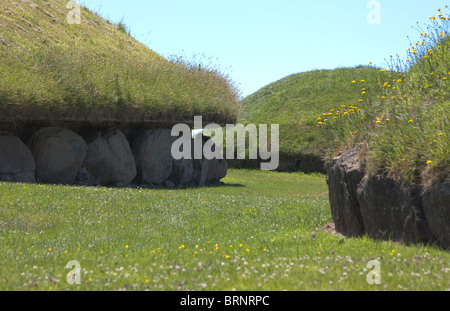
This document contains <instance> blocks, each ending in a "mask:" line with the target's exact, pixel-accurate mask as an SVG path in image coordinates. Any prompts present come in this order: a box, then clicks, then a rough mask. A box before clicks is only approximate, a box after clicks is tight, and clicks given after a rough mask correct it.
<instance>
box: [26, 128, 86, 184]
mask: <svg viewBox="0 0 450 311" xmlns="http://www.w3.org/2000/svg"><path fill="white" fill-rule="evenodd" d="M28 147H29V148H30V150H31V152H32V154H33V156H34V159H35V161H36V179H37V181H39V182H42V183H53V184H73V183H74V181H75V177H76V176H77V173H78V171H79V170H80V168H81V165H82V163H83V161H84V158H85V157H86V153H87V144H86V143H85V141H84V140H83V138H81V137H80V136H79V135H77V134H75V133H74V132H72V131H70V130H67V129H63V128H53V127H48V128H43V129H40V130H39V131H37V132H35V133H34V134H33V135H32V137H31V138H30V140H29V141H28Z"/></svg>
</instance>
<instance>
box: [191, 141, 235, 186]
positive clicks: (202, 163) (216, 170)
mask: <svg viewBox="0 0 450 311" xmlns="http://www.w3.org/2000/svg"><path fill="white" fill-rule="evenodd" d="M197 139H202V146H204V145H205V144H206V143H207V142H208V141H209V140H210V138H209V137H207V136H203V135H197V136H196V137H195V139H194V140H193V141H194V142H193V145H195V141H196V140H197ZM215 148H216V145H215V144H214V145H212V148H211V149H212V150H211V151H212V152H214V151H215ZM192 154H193V155H194V157H193V159H194V160H193V162H192V164H193V168H194V170H195V171H197V173H196V174H195V176H194V180H195V184H196V185H198V186H205V185H207V184H215V183H217V182H220V180H221V179H222V178H224V177H225V176H226V175H227V171H228V164H227V161H226V160H225V159H211V160H208V159H206V158H205V157H201V156H202V154H200V152H199V150H195V148H194V150H193V152H192ZM200 157H201V158H200ZM199 158H200V159H199Z"/></svg>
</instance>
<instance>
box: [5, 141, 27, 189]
mask: <svg viewBox="0 0 450 311" xmlns="http://www.w3.org/2000/svg"><path fill="white" fill-rule="evenodd" d="M35 170H36V163H35V161H34V158H33V154H32V153H31V151H30V150H29V149H28V148H27V146H26V145H25V144H24V143H23V142H22V141H21V140H20V139H19V138H18V137H13V136H0V181H11V182H24V183H34V182H36V179H35Z"/></svg>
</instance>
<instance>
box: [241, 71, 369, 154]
mask: <svg viewBox="0 0 450 311" xmlns="http://www.w3.org/2000/svg"><path fill="white" fill-rule="evenodd" d="M376 71H377V69H375V68H371V67H363V66H360V67H357V68H339V69H335V70H314V71H310V72H305V73H299V74H294V75H291V76H288V77H286V78H284V79H281V80H279V81H277V82H274V83H272V84H270V85H268V86H266V87H264V88H262V89H261V90H259V91H257V92H256V93H254V94H252V95H250V96H248V97H247V98H245V99H244V101H243V113H242V115H241V121H242V122H243V123H254V124H279V125H280V152H281V153H283V154H286V155H297V154H303V155H319V156H324V154H325V150H326V148H325V147H326V146H327V145H329V140H328V139H327V138H326V137H321V136H320V137H319V136H318V135H317V121H316V120H317V118H318V115H320V116H322V113H323V111H325V110H327V112H328V107H330V106H332V105H334V104H337V103H339V104H341V103H342V104H347V105H349V104H350V103H354V102H357V101H358V99H360V94H357V93H356V94H355V92H354V88H353V86H352V84H351V83H348V82H349V81H352V80H354V79H357V78H358V77H361V76H367V77H369V79H371V80H372V81H368V82H369V83H370V82H375V81H376V80H375V79H376V78H375V73H376Z"/></svg>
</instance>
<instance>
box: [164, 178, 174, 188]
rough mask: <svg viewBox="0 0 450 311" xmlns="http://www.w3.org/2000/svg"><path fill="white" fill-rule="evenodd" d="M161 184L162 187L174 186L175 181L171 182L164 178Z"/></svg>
mask: <svg viewBox="0 0 450 311" xmlns="http://www.w3.org/2000/svg"><path fill="white" fill-rule="evenodd" d="M163 185H164V187H166V188H169V189H170V188H175V187H176V185H175V183H174V182H172V181H170V180H166V181H165V182H164V183H163Z"/></svg>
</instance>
